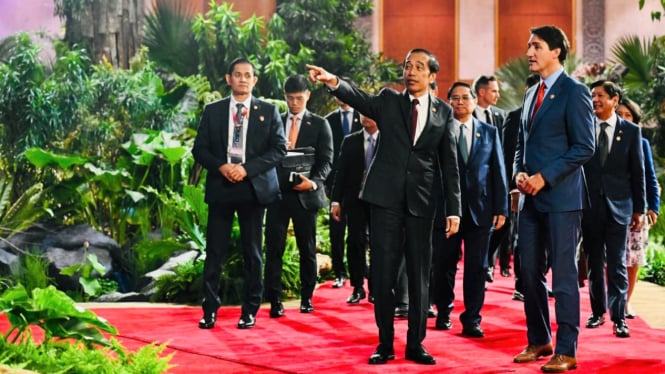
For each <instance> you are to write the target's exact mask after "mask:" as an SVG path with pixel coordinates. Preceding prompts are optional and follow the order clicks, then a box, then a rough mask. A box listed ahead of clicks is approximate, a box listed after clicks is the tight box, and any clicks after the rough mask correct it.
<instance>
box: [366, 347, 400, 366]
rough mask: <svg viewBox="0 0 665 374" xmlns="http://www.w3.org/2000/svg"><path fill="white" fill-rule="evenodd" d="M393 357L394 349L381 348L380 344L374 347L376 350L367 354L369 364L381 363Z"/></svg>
mask: <svg viewBox="0 0 665 374" xmlns="http://www.w3.org/2000/svg"><path fill="white" fill-rule="evenodd" d="M394 359H395V351H394V350H393V349H392V348H391V349H383V348H382V347H381V346H379V347H378V348H376V351H374V353H372V355H371V356H369V364H370V365H383V364H385V363H387V362H388V360H394Z"/></svg>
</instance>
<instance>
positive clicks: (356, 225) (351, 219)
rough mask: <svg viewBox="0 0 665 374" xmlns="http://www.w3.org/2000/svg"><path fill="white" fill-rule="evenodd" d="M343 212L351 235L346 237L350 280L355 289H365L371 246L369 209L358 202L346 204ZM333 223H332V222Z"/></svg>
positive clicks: (364, 204)
mask: <svg viewBox="0 0 665 374" xmlns="http://www.w3.org/2000/svg"><path fill="white" fill-rule="evenodd" d="M343 210H345V211H346V214H344V216H345V217H346V219H347V223H348V225H347V227H348V230H349V233H348V235H347V237H346V260H347V262H348V264H349V279H350V280H351V285H352V286H353V287H354V288H363V284H364V283H365V277H366V276H367V247H368V244H369V232H368V230H369V227H368V224H369V208H368V207H367V204H366V203H364V202H362V201H360V200H358V201H356V202H354V203H352V204H345V206H344V207H343ZM331 222H332V221H331Z"/></svg>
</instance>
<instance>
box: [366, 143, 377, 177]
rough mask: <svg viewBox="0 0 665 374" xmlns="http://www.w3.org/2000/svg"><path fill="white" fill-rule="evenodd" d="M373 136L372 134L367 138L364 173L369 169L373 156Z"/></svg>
mask: <svg viewBox="0 0 665 374" xmlns="http://www.w3.org/2000/svg"><path fill="white" fill-rule="evenodd" d="M374 142H375V140H374V137H373V136H372V135H370V136H369V138H367V150H366V151H365V173H367V170H369V165H370V164H371V163H372V159H373V158H374Z"/></svg>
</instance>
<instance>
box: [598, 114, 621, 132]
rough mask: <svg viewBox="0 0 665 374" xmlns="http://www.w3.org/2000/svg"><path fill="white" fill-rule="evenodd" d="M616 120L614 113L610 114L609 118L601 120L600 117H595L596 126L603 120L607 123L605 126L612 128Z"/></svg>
mask: <svg viewBox="0 0 665 374" xmlns="http://www.w3.org/2000/svg"><path fill="white" fill-rule="evenodd" d="M617 121H618V120H617V116H616V114H613V115H611V116H610V118H608V119H607V120H605V121H603V120H601V119H600V118H598V117H596V126H597V127H600V124H601V123H603V122H605V123H607V125H608V126H607V127H608V128H611V129H613V128H614V127H615V126H616V125H617Z"/></svg>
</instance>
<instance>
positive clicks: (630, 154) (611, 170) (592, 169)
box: [584, 116, 646, 225]
mask: <svg viewBox="0 0 665 374" xmlns="http://www.w3.org/2000/svg"><path fill="white" fill-rule="evenodd" d="M584 172H585V174H586V176H587V179H588V181H587V183H588V185H589V194H590V196H591V207H590V208H589V209H597V206H598V205H600V204H604V203H607V207H608V209H609V211H610V213H611V214H612V218H614V220H615V221H616V222H617V223H619V224H622V225H627V224H628V223H630V219H631V216H632V214H633V213H644V212H645V211H646V193H645V184H644V154H643V153H642V135H641V131H640V128H639V127H638V126H637V125H636V124H634V123H631V122H629V121H626V120H624V119H622V118H619V117H618V116H617V125H616V127H615V129H614V136H613V137H612V145H611V149H610V153H609V154H608V155H607V159H606V160H605V164H604V165H602V166H601V165H600V156H599V155H598V152H596V154H595V155H594V156H593V158H591V160H589V162H587V163H586V164H585V165H584ZM601 191H602V192H603V193H602V194H601ZM601 195H602V196H601Z"/></svg>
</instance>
